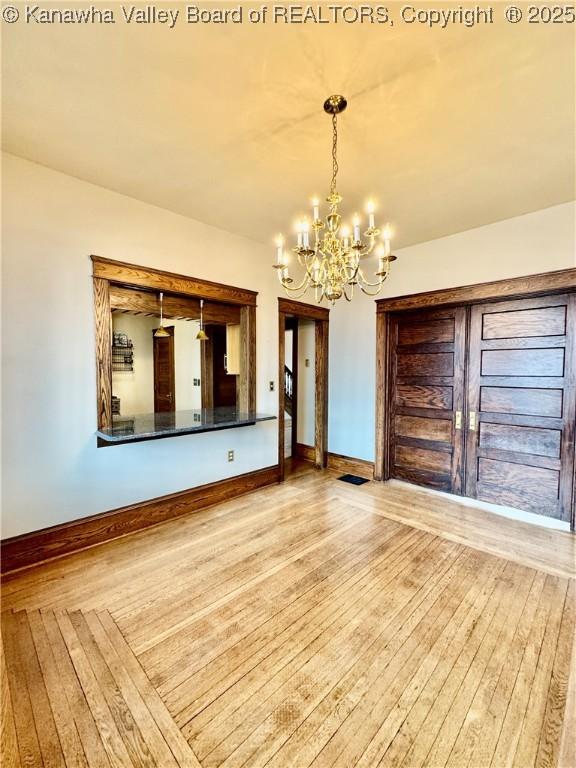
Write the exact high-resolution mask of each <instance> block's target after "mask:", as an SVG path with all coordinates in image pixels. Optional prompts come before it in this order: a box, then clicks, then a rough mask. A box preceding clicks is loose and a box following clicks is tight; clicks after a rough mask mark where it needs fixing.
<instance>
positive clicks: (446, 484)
mask: <svg viewBox="0 0 576 768" xmlns="http://www.w3.org/2000/svg"><path fill="white" fill-rule="evenodd" d="M390 331H391V334H390V335H391V362H392V375H391V392H390V394H391V408H390V432H391V446H390V457H391V461H390V464H391V476H392V477H396V478H398V479H402V480H408V481H410V482H414V483H418V484H420V485H427V486H431V487H434V488H438V489H441V490H445V491H451V492H453V493H461V492H462V487H463V447H464V440H463V436H462V430H461V429H456V425H455V414H456V412H457V411H460V412H462V411H463V409H464V361H465V337H466V313H465V309H464V308H463V307H457V308H450V309H444V310H430V311H426V312H418V313H409V314H408V313H406V314H405V313H402V314H398V315H393V316H392V317H391V326H390Z"/></svg>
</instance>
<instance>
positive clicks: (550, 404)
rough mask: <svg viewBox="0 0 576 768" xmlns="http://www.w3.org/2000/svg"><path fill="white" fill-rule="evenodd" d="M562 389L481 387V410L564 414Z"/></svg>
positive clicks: (537, 414) (526, 414)
mask: <svg viewBox="0 0 576 768" xmlns="http://www.w3.org/2000/svg"><path fill="white" fill-rule="evenodd" d="M562 394H563V392H562V390H561V389H537V388H535V389H525V388H523V387H481V389H480V403H481V405H480V410H481V411H493V412H494V413H513V414H518V415H519V416H551V417H552V418H556V419H558V418H560V417H561V416H562Z"/></svg>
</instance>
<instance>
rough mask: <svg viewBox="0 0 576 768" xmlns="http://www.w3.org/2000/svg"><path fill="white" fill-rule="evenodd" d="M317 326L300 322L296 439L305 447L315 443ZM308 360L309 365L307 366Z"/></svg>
mask: <svg viewBox="0 0 576 768" xmlns="http://www.w3.org/2000/svg"><path fill="white" fill-rule="evenodd" d="M315 334H316V324H315V323H314V321H313V320H299V321H298V419H297V421H298V423H297V434H296V439H297V441H298V442H299V443H302V444H303V445H312V446H313V445H314V442H315V434H314V429H315V410H316V409H315V389H316V345H315ZM306 360H308V361H309V365H308V366H307V365H306Z"/></svg>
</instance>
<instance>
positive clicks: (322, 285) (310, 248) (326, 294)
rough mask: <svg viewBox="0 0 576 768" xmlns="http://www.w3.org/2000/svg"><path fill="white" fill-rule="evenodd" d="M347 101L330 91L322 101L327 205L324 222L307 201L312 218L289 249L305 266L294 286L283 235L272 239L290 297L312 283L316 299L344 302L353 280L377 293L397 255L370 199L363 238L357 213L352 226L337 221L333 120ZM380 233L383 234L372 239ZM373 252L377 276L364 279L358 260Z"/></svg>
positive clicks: (316, 202)
mask: <svg viewBox="0 0 576 768" xmlns="http://www.w3.org/2000/svg"><path fill="white" fill-rule="evenodd" d="M346 106H347V102H346V99H345V98H344V96H330V98H329V99H327V100H326V101H325V102H324V111H325V112H327V113H328V114H329V115H331V116H332V181H331V184H330V194H329V195H328V197H327V198H326V202H327V203H328V205H329V208H330V210H329V213H328V215H327V216H326V219H325V221H323V220H322V219H321V218H320V201H319V200H317V199H316V198H315V199H314V200H312V223H311V224H310V222H309V221H308V219H306V218H305V219H303V220H302V221H300V222H299V223H298V225H297V229H296V232H297V240H296V247H295V248H293V249H292V250H293V252H294V253H295V254H296V255H297V257H298V263H299V264H300V265H301V266H302V267H304V269H305V275H304V278H303V280H302V282H301V283H300V284H299V285H297V286H293V285H292V284H293V282H294V280H293V279H292V277H290V274H289V255H288V253H287V252H286V250H285V248H284V245H285V241H284V238H283V236H282V235H279V236H278V237H277V239H276V264H275V265H274V269H276V270H277V271H278V278H279V280H280V282H281V284H282V286H283V287H284V289H285V290H286V293H287V294H288V295H291V296H293V297H294V298H300V297H301V296H303V295H304V294H305V293H306V291H307V290H308V288H313V289H314V292H315V297H316V301H317V302H318V303H320V302H321V301H322V300H323V299H327V300H328V301H331V302H332V304H334V303H335V302H336V300H337V299H340V298H342V296H344V298H345V299H346V300H347V301H351V300H352V296H353V295H354V286H356V285H358V286H359V287H360V290H361V291H362V292H363V293H366V294H367V295H368V296H376V295H377V294H378V293H380V291H381V289H382V285H383V284H384V281H385V280H386V278H387V277H388V274H389V272H390V264H391V263H392V262H393V261H396V256H393V255H392V252H391V250H390V239H391V235H390V227H388V226H386V227H385V228H384V231H383V232H381V231H380V230H379V229H378V227H376V224H375V218H374V211H375V207H374V203H373V202H372V201H369V202H368V204H367V206H366V213H367V214H368V228H367V229H366V231H365V232H364V236H363V237H362V235H361V230H360V217H359V216H358V214H354V216H353V218H352V229H350V227H347V226H343V225H342V223H341V217H340V214H339V213H338V204H339V203H341V202H342V197H341V196H340V195H339V194H338V192H337V189H336V179H337V176H338V159H337V149H338V126H337V121H338V115H339V114H340V113H342V112H343V111H344V110H345V109H346ZM310 228H312V231H313V235H312V237H313V241H314V242H313V244H311V242H310ZM322 230H324V231H322ZM380 236H382V239H381V241H380V242H378V243H377V241H378V239H379V238H380ZM372 253H375V255H376V256H377V257H378V267H377V271H376V273H375V277H376V280H375V281H374V282H369V281H368V280H367V279H366V277H365V276H364V273H363V271H362V268H361V267H360V261H361V259H364V258H366V257H367V256H370V255H371V254H372ZM295 294H297V295H295Z"/></svg>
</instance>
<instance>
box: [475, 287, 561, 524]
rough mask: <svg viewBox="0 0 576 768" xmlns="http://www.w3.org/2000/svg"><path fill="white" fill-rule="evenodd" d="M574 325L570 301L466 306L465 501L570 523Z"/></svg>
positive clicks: (554, 298) (549, 299)
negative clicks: (491, 503) (504, 506)
mask: <svg viewBox="0 0 576 768" xmlns="http://www.w3.org/2000/svg"><path fill="white" fill-rule="evenodd" d="M575 318H576V304H575V296H574V295H568V296H550V297H544V298H538V299H521V300H517V301H508V302H498V303H494V304H482V305H477V306H474V307H472V309H471V317H470V336H469V371H468V413H469V417H470V418H471V420H470V419H469V422H468V436H467V467H466V494H467V495H468V496H472V497H474V498H478V499H481V500H483V501H489V502H493V503H497V504H504V505H509V506H513V507H518V508H520V509H525V510H528V511H531V512H536V513H537V514H543V515H547V516H550V517H555V518H559V519H562V520H570V517H571V506H572V478H573V468H574V429H575V418H576V414H575V409H576V388H575V373H576V372H575V366H576V360H575V352H574V329H575V324H574V321H575ZM499 347H501V348H499Z"/></svg>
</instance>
